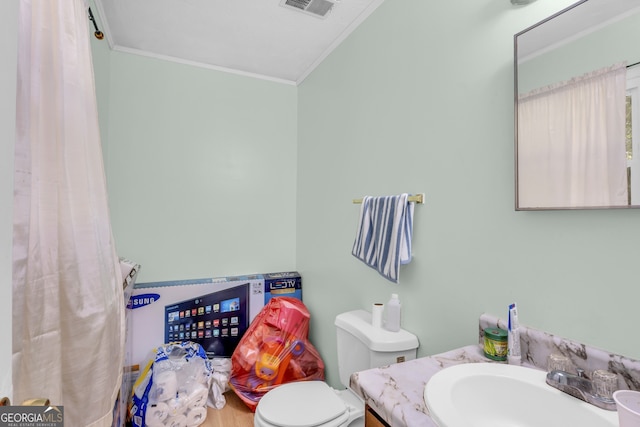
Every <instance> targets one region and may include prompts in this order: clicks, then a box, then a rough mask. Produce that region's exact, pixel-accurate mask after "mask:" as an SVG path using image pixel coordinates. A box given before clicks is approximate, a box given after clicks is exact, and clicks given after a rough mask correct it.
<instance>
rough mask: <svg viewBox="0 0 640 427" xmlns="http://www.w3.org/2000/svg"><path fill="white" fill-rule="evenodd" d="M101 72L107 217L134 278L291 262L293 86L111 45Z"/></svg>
mask: <svg viewBox="0 0 640 427" xmlns="http://www.w3.org/2000/svg"><path fill="white" fill-rule="evenodd" d="M108 75H109V79H110V80H109V85H108V87H109V93H108V102H109V109H108V130H107V133H108V141H107V143H106V147H105V151H106V164H107V176H108V185H109V196H110V206H111V211H112V223H113V229H114V235H115V238H116V242H117V247H118V252H119V254H120V255H121V256H125V257H128V258H130V259H132V260H135V261H137V262H139V263H140V264H141V265H142V270H141V272H140V276H139V277H138V281H139V282H142V281H156V280H173V279H190V278H200V277H212V276H225V275H233V274H249V273H259V272H268V271H282V270H291V269H294V268H295V267H296V263H295V257H296V248H295V244H296V241H295V223H296V212H295V209H296V200H295V197H296V156H297V148H296V129H297V123H296V115H297V111H296V88H295V87H294V86H288V85H283V84H278V83H273V82H267V81H262V80H257V79H252V78H248V77H241V76H236V75H231V74H225V73H221V72H217V71H212V70H208V69H203V68H196V67H192V66H187V65H182V64H177V63H172V62H167V61H162V60H155V59H152V58H148V57H142V56H137V55H131V54H126V53H122V52H117V51H116V52H112V53H111V58H110V70H109V73H108ZM96 77H97V76H96ZM102 87H104V85H102Z"/></svg>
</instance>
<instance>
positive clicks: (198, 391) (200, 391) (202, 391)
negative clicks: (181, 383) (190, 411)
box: [186, 384, 209, 408]
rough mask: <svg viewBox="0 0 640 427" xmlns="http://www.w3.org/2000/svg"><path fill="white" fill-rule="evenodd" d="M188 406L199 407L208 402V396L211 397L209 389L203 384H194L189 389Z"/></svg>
mask: <svg viewBox="0 0 640 427" xmlns="http://www.w3.org/2000/svg"><path fill="white" fill-rule="evenodd" d="M187 393H188V394H187V395H186V399H187V406H188V407H189V408H197V407H199V406H204V405H206V404H207V397H209V389H208V388H207V387H205V386H204V385H202V384H193V385H192V386H191V387H189V389H188V390H187Z"/></svg>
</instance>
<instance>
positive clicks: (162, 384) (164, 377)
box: [152, 371, 178, 402]
mask: <svg viewBox="0 0 640 427" xmlns="http://www.w3.org/2000/svg"><path fill="white" fill-rule="evenodd" d="M153 385H154V386H155V393H152V394H153V398H154V399H152V400H156V401H158V402H162V401H164V400H168V399H171V398H172V397H175V396H176V393H177V392H178V377H177V375H176V372H175V371H161V372H158V373H157V374H156V373H154V375H153Z"/></svg>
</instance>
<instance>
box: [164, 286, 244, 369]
mask: <svg viewBox="0 0 640 427" xmlns="http://www.w3.org/2000/svg"><path fill="white" fill-rule="evenodd" d="M164 312H165V328H164V342H165V343H170V342H176V341H193V342H196V343H198V344H200V345H201V346H202V348H203V349H204V350H205V351H206V353H207V356H208V357H209V358H213V357H231V355H232V354H233V351H234V350H235V348H236V346H237V345H238V343H239V342H240V338H242V335H243V334H244V333H245V331H246V330H247V327H248V326H249V283H245V284H243V285H240V286H235V287H233V288H229V289H224V290H221V291H217V292H213V293H210V294H206V295H201V296H199V297H196V298H191V299H188V300H185V301H181V302H178V303H175V304H171V305H167V306H165V308H164Z"/></svg>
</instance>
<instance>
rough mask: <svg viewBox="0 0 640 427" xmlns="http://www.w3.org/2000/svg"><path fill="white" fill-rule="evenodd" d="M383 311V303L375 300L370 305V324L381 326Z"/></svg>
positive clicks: (376, 326) (375, 326)
mask: <svg viewBox="0 0 640 427" xmlns="http://www.w3.org/2000/svg"><path fill="white" fill-rule="evenodd" d="M383 313H384V304H382V303H379V302H377V303H374V304H373V305H372V306H371V324H372V325H373V327H374V328H382V315H383Z"/></svg>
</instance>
